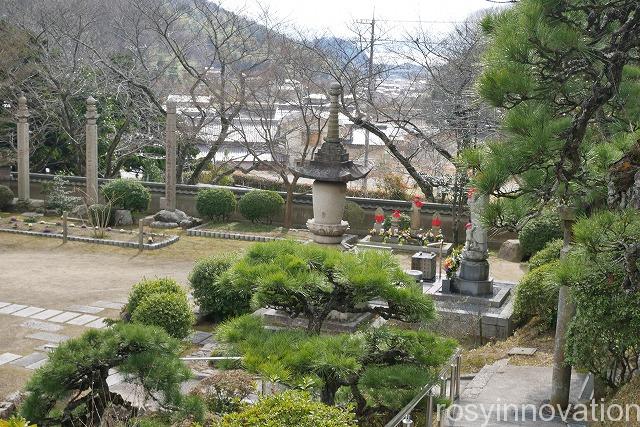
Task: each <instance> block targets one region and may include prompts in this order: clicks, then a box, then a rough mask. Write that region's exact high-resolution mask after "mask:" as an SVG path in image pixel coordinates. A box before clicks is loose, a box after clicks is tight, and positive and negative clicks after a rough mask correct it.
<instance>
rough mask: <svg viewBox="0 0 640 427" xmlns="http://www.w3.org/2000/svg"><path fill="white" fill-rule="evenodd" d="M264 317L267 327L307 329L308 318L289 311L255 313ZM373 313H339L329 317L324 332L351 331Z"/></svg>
mask: <svg viewBox="0 0 640 427" xmlns="http://www.w3.org/2000/svg"><path fill="white" fill-rule="evenodd" d="M253 314H254V315H256V316H260V317H262V319H263V320H264V323H265V325H266V326H267V327H270V328H273V329H283V328H293V329H306V328H307V319H306V318H304V317H297V318H295V319H292V318H291V317H290V316H289V315H288V314H287V313H284V312H282V311H279V310H274V309H272V308H261V309H259V310H256V311H255V312H254V313H253ZM373 317H374V315H373V314H371V313H337V315H334V316H331V317H329V318H328V319H327V320H325V322H324V323H323V325H322V332H326V333H333V334H336V333H344V332H347V333H350V332H354V331H356V330H357V329H358V327H359V326H360V325H365V324H367V323H369V322H370V321H371V320H372V319H373Z"/></svg>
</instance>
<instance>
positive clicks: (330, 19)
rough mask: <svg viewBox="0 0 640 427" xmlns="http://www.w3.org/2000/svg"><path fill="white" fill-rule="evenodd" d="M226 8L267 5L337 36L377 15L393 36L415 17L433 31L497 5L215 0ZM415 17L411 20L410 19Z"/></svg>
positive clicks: (453, 0)
mask: <svg viewBox="0 0 640 427" xmlns="http://www.w3.org/2000/svg"><path fill="white" fill-rule="evenodd" d="M214 1H215V2H216V3H220V5H221V6H222V7H224V8H227V9H231V10H234V11H238V10H239V9H242V10H244V11H245V14H248V15H250V16H251V15H254V16H255V14H258V13H259V11H260V9H261V7H262V8H268V9H269V11H270V12H273V13H275V14H276V16H277V17H278V18H279V19H280V20H284V21H287V22H289V23H291V24H295V25H296V26H299V27H303V28H306V29H310V30H315V31H326V30H328V31H329V32H331V33H333V34H334V35H336V36H344V35H346V34H348V30H347V27H346V24H347V23H348V22H350V21H353V20H354V19H356V20H369V19H371V17H372V16H373V15H374V11H375V17H376V19H377V20H380V27H379V28H380V29H381V30H385V31H386V32H387V33H388V34H389V35H390V36H394V35H396V34H399V33H404V32H406V31H407V30H408V29H410V28H411V27H412V26H414V25H416V23H415V22H414V21H422V22H423V24H422V25H423V26H427V27H428V28H429V29H431V31H434V32H446V31H447V30H448V29H450V28H451V26H452V25H453V24H452V23H451V21H453V22H457V21H463V20H464V19H465V18H466V17H468V16H469V15H471V14H473V13H474V12H477V11H479V10H482V9H487V8H491V7H495V3H491V2H488V1H487V0H422V1H420V0H311V1H309V0H258V1H256V0H214ZM408 21H412V22H408Z"/></svg>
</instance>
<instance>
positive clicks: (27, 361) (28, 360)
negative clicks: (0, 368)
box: [9, 352, 47, 368]
mask: <svg viewBox="0 0 640 427" xmlns="http://www.w3.org/2000/svg"><path fill="white" fill-rule="evenodd" d="M46 359H47V355H46V354H45V353H38V352H34V353H31V354H29V355H28V356H24V357H21V358H20V359H16V360H13V361H11V362H9V363H10V364H11V365H16V366H22V367H23V368H26V367H27V366H29V365H33V364H34V363H37V362H40V361H41V360H46Z"/></svg>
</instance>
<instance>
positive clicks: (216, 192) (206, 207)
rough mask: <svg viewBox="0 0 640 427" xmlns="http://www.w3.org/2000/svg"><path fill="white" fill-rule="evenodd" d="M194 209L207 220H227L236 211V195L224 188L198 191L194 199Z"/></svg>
mask: <svg viewBox="0 0 640 427" xmlns="http://www.w3.org/2000/svg"><path fill="white" fill-rule="evenodd" d="M196 209H197V210H198V213H199V214H200V215H201V216H203V217H205V218H207V219H214V218H216V219H219V220H224V219H227V218H229V216H230V215H231V214H232V213H233V211H234V210H235V209H236V195H235V194H233V192H232V191H231V190H227V189H225V188H206V189H203V190H200V191H198V197H197V198H196Z"/></svg>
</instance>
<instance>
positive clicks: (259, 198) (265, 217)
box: [238, 190, 284, 224]
mask: <svg viewBox="0 0 640 427" xmlns="http://www.w3.org/2000/svg"><path fill="white" fill-rule="evenodd" d="M283 206H284V199H283V198H282V196H281V195H279V194H278V193H276V192H275V191H269V190H252V191H249V192H248V193H247V194H245V195H244V196H242V198H240V203H238V209H239V210H240V213H241V214H242V216H244V217H245V218H247V219H249V220H251V222H255V221H268V222H269V224H270V223H271V222H272V220H273V216H274V215H276V214H278V213H279V212H282V207H283Z"/></svg>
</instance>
